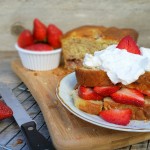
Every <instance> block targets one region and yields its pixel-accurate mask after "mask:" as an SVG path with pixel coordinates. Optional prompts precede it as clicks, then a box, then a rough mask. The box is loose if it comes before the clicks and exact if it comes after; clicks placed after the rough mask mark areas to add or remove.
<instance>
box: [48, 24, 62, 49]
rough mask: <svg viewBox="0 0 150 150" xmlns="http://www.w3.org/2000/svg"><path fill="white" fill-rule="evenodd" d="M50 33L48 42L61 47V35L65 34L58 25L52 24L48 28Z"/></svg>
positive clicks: (55, 46)
mask: <svg viewBox="0 0 150 150" xmlns="http://www.w3.org/2000/svg"><path fill="white" fill-rule="evenodd" d="M47 34H48V43H49V44H50V45H52V46H53V47H54V48H60V47H61V41H60V40H61V36H62V35H63V33H62V31H61V30H60V29H59V28H58V27H56V26H55V25H54V24H50V25H49V26H48V29H47Z"/></svg>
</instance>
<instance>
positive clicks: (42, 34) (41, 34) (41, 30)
mask: <svg viewBox="0 0 150 150" xmlns="http://www.w3.org/2000/svg"><path fill="white" fill-rule="evenodd" d="M33 37H34V39H35V40H36V41H42V42H45V41H46V39H47V27H46V26H45V25H44V24H43V23H42V22H41V21H40V20H39V19H37V18H35V19H34V22H33Z"/></svg>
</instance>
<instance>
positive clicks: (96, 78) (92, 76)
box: [75, 68, 113, 87]
mask: <svg viewBox="0 0 150 150" xmlns="http://www.w3.org/2000/svg"><path fill="white" fill-rule="evenodd" d="M75 74H76V79H77V83H78V84H79V85H82V86H86V87H94V86H107V85H113V83H112V82H111V81H110V79H109V78H108V76H107V74H106V72H104V71H102V70H93V69H86V68H76V69H75Z"/></svg>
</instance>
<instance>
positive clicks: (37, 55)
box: [15, 44, 62, 71]
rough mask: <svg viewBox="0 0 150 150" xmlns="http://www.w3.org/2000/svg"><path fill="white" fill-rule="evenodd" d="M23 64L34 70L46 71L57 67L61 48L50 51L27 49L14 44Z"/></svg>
mask: <svg viewBox="0 0 150 150" xmlns="http://www.w3.org/2000/svg"><path fill="white" fill-rule="evenodd" d="M15 48H16V49H17V51H18V53H19V56H20V58H21V62H22V64H23V66H24V67H25V68H27V69H30V70H35V71H48V70H52V69H54V68H57V67H58V66H59V64H60V57H61V51H62V50H61V49H56V50H52V51H42V52H40V51H29V50H26V49H23V48H20V47H19V46H18V44H15Z"/></svg>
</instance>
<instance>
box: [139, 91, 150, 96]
mask: <svg viewBox="0 0 150 150" xmlns="http://www.w3.org/2000/svg"><path fill="white" fill-rule="evenodd" d="M139 91H140V92H141V93H143V94H144V95H147V96H150V90H139Z"/></svg>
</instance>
